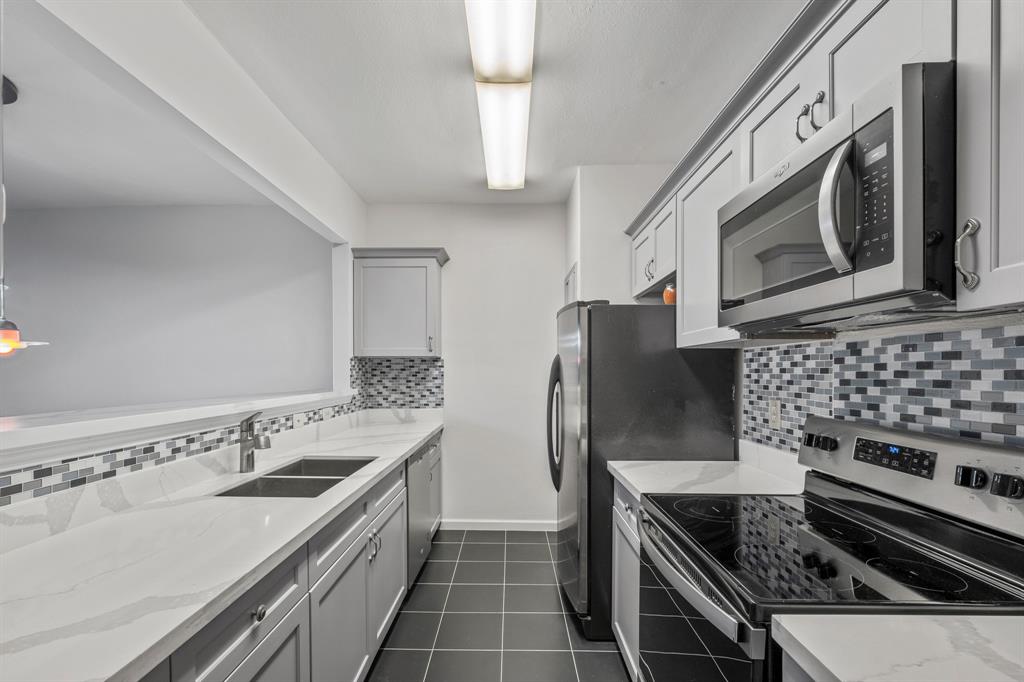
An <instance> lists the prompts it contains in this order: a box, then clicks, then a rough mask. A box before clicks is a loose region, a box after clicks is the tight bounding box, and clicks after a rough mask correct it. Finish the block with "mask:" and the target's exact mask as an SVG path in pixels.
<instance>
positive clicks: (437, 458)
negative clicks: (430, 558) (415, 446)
mask: <svg viewBox="0 0 1024 682" xmlns="http://www.w3.org/2000/svg"><path fill="white" fill-rule="evenodd" d="M427 484H428V485H429V487H430V518H431V519H433V520H432V521H431V523H430V539H431V540H433V539H434V534H435V533H437V529H438V528H440V527H441V441H438V442H437V448H435V449H434V451H433V453H432V454H431V456H430V473H429V474H428V475H427Z"/></svg>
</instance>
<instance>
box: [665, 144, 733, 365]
mask: <svg viewBox="0 0 1024 682" xmlns="http://www.w3.org/2000/svg"><path fill="white" fill-rule="evenodd" d="M737 141H738V138H737V137H736V136H733V137H731V138H730V139H729V140H727V141H726V142H725V143H724V144H722V145H721V146H720V147H719V148H718V149H717V150H716V151H715V153H714V154H712V155H711V156H710V157H709V158H708V159H707V161H705V162H704V163H703V165H701V167H700V168H699V169H697V172H696V173H695V174H694V175H693V176H692V177H691V178H690V179H689V180H688V181H687V182H686V184H684V185H683V186H682V188H680V190H679V193H678V194H676V215H677V221H678V225H679V239H678V241H679V250H678V261H679V262H680V263H682V264H683V267H681V268H680V269H679V274H678V276H677V278H676V279H677V284H678V286H677V290H676V345H677V346H678V347H679V348H687V347H690V346H701V345H708V344H723V343H729V342H735V341H738V340H739V338H740V336H739V333H738V332H736V331H735V330H733V329H730V328H728V327H724V328H719V326H718V286H719V283H718V271H719V266H720V264H719V254H718V209H719V208H720V207H721V206H722V204H724V203H725V202H727V201H729V199H731V198H732V197H733V195H734V194H735V193H736V191H737V190H738V189H739V187H740V166H741V163H740V155H739V151H738V149H737V147H738V145H737Z"/></svg>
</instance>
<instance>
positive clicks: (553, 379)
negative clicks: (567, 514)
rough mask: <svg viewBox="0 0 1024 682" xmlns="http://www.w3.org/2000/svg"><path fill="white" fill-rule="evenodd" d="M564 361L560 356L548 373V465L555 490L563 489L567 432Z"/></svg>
mask: <svg viewBox="0 0 1024 682" xmlns="http://www.w3.org/2000/svg"><path fill="white" fill-rule="evenodd" d="M562 402H563V399H562V361H561V358H559V356H557V355H556V356H555V359H554V360H553V361H552V362H551V371H550V373H549V374H548V410H547V412H548V418H547V427H548V434H547V442H548V466H549V467H550V469H551V482H552V483H553V484H554V486H555V490H556V491H558V490H561V489H562V452H563V451H564V447H565V432H564V430H563V428H562Z"/></svg>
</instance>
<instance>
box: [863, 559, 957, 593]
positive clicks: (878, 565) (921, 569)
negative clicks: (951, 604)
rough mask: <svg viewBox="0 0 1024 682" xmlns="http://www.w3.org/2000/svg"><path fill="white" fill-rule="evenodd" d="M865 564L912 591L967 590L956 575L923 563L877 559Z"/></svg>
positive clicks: (907, 560) (910, 560)
mask: <svg viewBox="0 0 1024 682" xmlns="http://www.w3.org/2000/svg"><path fill="white" fill-rule="evenodd" d="M865 563H866V565H867V566H869V567H871V568H873V569H875V570H877V571H881V572H882V573H885V574H886V575H888V576H889V577H890V578H893V579H895V580H897V581H898V582H899V583H900V584H901V585H904V586H905V587H908V588H910V589H912V590H923V591H925V592H942V593H946V594H959V593H961V592H964V591H965V590H967V588H968V584H967V581H966V580H964V579H963V578H961V577H960V576H958V575H957V574H955V573H953V572H952V571H947V570H946V569H944V568H940V567H939V566H936V565H934V564H928V563H925V562H923V561H914V560H912V559H898V558H894V557H893V558H888V559H886V558H881V557H879V558H876V559H868V560H867V561H866V562H865Z"/></svg>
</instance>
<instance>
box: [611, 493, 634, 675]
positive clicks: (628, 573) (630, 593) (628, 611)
mask: <svg viewBox="0 0 1024 682" xmlns="http://www.w3.org/2000/svg"><path fill="white" fill-rule="evenodd" d="M612 518H613V519H614V521H615V523H614V524H612V525H613V528H612V628H613V629H614V631H615V638H616V640H618V642H619V649H620V651H621V652H622V657H623V658H624V659H625V661H626V668H627V669H628V670H629V674H630V677H632V678H633V679H634V680H636V679H637V676H638V674H637V671H638V669H639V661H640V657H639V653H640V553H639V551H638V550H637V548H636V547H638V546H639V543H640V538H638V537H636V536H635V535H634V536H632V538H631V537H630V535H631V533H630V532H629V530H627V527H628V524H627V522H626V521H624V520H623V518H622V515H621V514H620V513H619V510H618V509H613V510H612Z"/></svg>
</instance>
